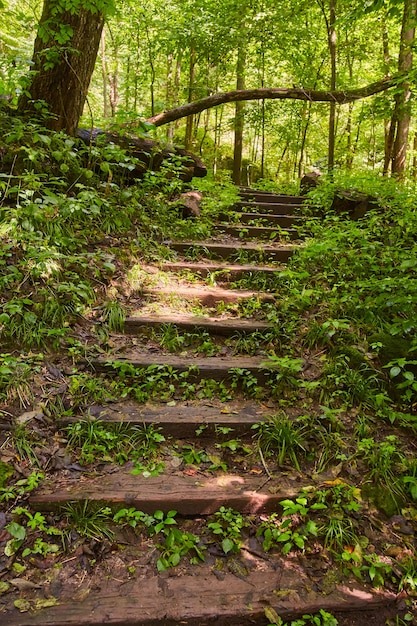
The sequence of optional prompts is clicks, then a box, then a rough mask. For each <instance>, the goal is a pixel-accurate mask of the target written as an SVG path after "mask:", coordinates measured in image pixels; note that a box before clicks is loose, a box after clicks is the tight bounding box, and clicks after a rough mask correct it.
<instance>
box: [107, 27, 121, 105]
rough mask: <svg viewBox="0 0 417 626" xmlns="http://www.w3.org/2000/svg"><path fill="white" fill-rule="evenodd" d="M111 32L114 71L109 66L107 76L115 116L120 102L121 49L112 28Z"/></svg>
mask: <svg viewBox="0 0 417 626" xmlns="http://www.w3.org/2000/svg"><path fill="white" fill-rule="evenodd" d="M109 33H110V38H111V41H112V44H113V64H112V65H113V71H111V70H110V67H108V68H107V76H108V81H109V87H110V92H109V99H110V108H111V115H112V117H114V116H115V115H116V111H117V105H118V104H119V60H118V58H119V50H118V46H117V44H116V41H115V39H114V37H113V33H112V31H111V29H110V28H109Z"/></svg>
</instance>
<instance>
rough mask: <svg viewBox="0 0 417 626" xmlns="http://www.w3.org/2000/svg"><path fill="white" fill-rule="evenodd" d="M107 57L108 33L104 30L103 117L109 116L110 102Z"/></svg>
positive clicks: (102, 38) (102, 42)
mask: <svg viewBox="0 0 417 626" xmlns="http://www.w3.org/2000/svg"><path fill="white" fill-rule="evenodd" d="M106 67H107V57H106V35H105V32H104V30H103V31H102V33H101V77H102V80H103V117H104V119H107V118H108V117H109V102H108V100H107V70H106Z"/></svg>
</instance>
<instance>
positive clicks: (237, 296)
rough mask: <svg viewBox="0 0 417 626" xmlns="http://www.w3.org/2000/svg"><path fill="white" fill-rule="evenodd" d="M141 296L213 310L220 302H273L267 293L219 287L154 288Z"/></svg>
mask: <svg viewBox="0 0 417 626" xmlns="http://www.w3.org/2000/svg"><path fill="white" fill-rule="evenodd" d="M143 295H145V296H151V297H153V298H158V299H161V298H168V299H175V300H177V299H178V298H181V299H182V300H187V301H191V302H194V301H196V302H199V303H200V304H201V305H203V306H206V307H209V308H213V307H215V306H216V305H218V304H219V303H220V302H223V303H224V304H233V303H236V302H240V301H241V300H249V299H250V298H259V300H260V301H261V302H273V301H274V300H275V298H274V296H273V295H272V294H269V293H260V292H257V291H245V290H234V289H223V288H221V287H206V286H202V287H183V286H175V287H156V288H145V289H144V290H143Z"/></svg>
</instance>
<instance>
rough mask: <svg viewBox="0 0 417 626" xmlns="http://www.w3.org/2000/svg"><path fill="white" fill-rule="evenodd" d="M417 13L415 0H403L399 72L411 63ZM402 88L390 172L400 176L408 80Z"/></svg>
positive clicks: (404, 149)
mask: <svg viewBox="0 0 417 626" xmlns="http://www.w3.org/2000/svg"><path fill="white" fill-rule="evenodd" d="M416 15H417V0H405V2H404V13H403V23H402V27H401V43H400V55H399V59H398V70H399V72H404V73H406V72H409V71H410V70H411V68H412V65H413V45H414V36H415V23H416ZM401 87H402V90H401V91H400V92H399V93H398V94H397V97H396V102H395V110H394V114H393V119H394V121H395V123H396V135H395V140H394V148H393V158H392V173H393V174H394V175H396V176H397V177H398V178H402V177H403V175H404V172H405V167H406V162H407V144H408V131H409V128H410V119H411V102H410V98H411V89H410V83H409V82H408V80H404V82H403V83H402V84H401Z"/></svg>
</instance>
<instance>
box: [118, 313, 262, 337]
mask: <svg viewBox="0 0 417 626" xmlns="http://www.w3.org/2000/svg"><path fill="white" fill-rule="evenodd" d="M163 324H173V325H175V326H176V327H177V328H178V329H179V330H183V331H188V332H190V331H193V330H195V329H196V328H198V329H200V330H205V331H207V332H209V333H210V334H212V335H220V336H222V337H230V336H232V335H236V334H237V333H254V332H259V331H261V332H262V331H266V330H269V329H270V328H272V326H271V324H268V322H263V321H258V320H250V319H241V318H222V317H203V316H197V315H180V314H175V313H173V314H170V315H151V316H150V315H148V316H143V315H141V314H140V312H138V313H133V314H132V316H130V317H128V318H127V319H126V320H125V328H124V330H125V333H128V334H131V335H136V334H138V332H140V331H141V330H143V329H146V328H158V327H160V326H162V325H163Z"/></svg>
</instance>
